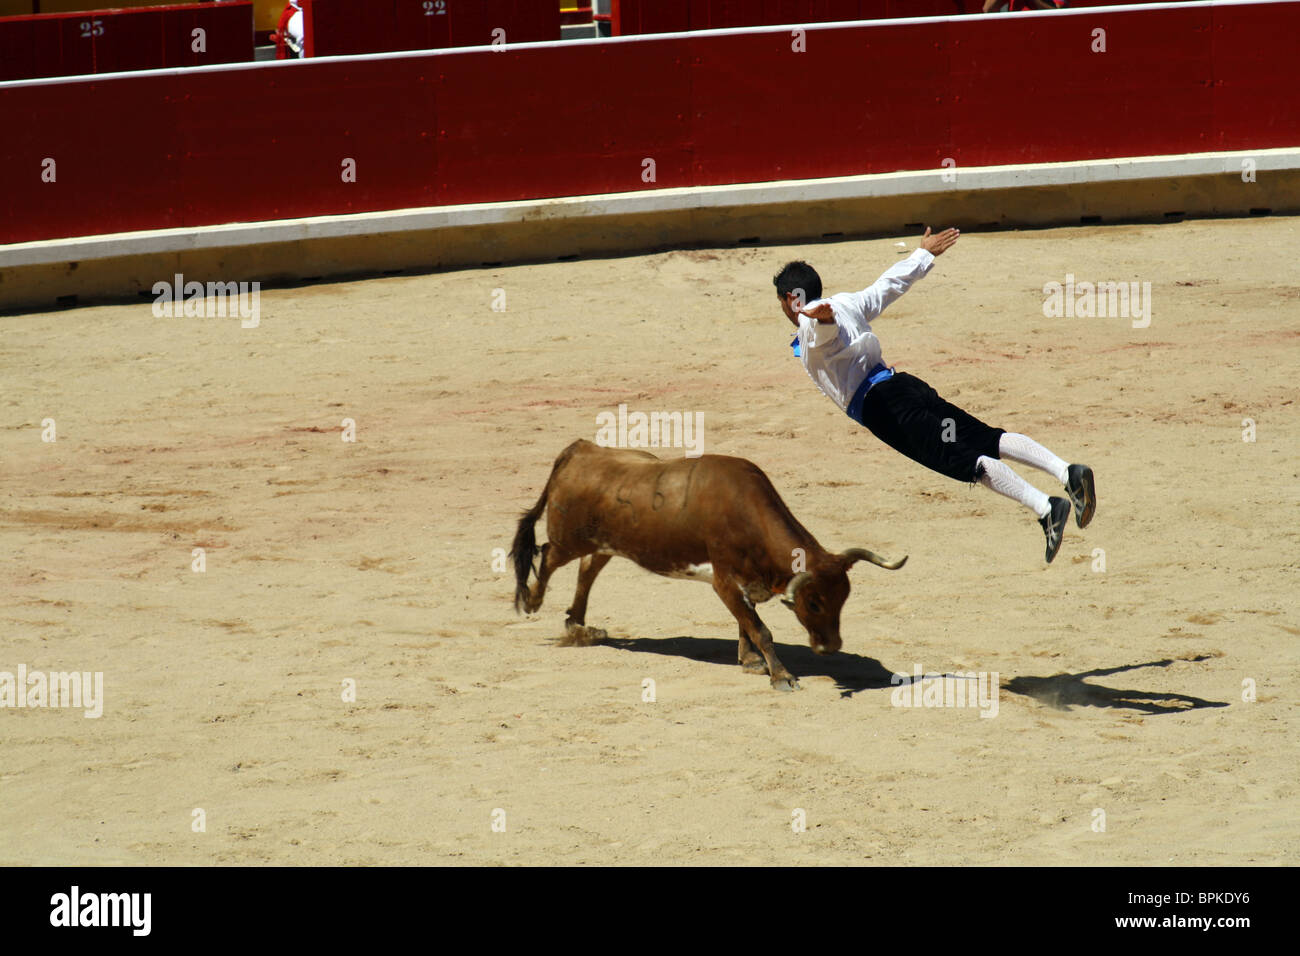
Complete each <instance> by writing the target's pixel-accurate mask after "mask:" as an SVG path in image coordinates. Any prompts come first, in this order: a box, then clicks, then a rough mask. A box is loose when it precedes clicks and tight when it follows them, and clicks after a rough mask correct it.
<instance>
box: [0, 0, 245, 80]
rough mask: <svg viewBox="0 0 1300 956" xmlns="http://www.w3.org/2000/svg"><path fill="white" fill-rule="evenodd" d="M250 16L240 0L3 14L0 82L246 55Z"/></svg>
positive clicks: (220, 60) (224, 60)
mask: <svg viewBox="0 0 1300 956" xmlns="http://www.w3.org/2000/svg"><path fill="white" fill-rule="evenodd" d="M252 16H253V14H252V4H251V3H250V2H249V0H243V2H240V3H202V4H185V5H174V6H168V7H153V8H148V9H140V10H102V11H89V12H85V13H62V14H41V15H37V16H27V17H9V18H5V19H0V82H3V81H8V80H24V79H36V78H40V77H50V76H76V75H82V74H89V73H115V72H118V71H126V70H151V69H159V68H162V67H169V66H199V65H202V64H209V63H239V62H244V61H251V60H252V59H253V19H252ZM196 30H202V31H203V33H202V34H196V33H195V32H194V31H196ZM196 46H201V49H196Z"/></svg>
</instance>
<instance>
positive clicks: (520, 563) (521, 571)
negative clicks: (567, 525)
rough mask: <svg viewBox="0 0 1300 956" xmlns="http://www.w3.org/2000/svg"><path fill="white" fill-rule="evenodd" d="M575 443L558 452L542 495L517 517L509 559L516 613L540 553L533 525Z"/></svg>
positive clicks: (521, 605)
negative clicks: (513, 572) (513, 570)
mask: <svg viewBox="0 0 1300 956" xmlns="http://www.w3.org/2000/svg"><path fill="white" fill-rule="evenodd" d="M576 445H577V442H574V444H572V445H570V446H569V447H568V448H566V449H564V451H562V452H560V457H559V458H556V459H555V464H554V465H553V466H551V474H550V477H549V478H547V479H546V487H545V488H543V489H542V495H541V497H540V498H538V499H537V504H535V505H533V506H532V507H531V508H529V509H528V510H527V511H525V512H524V513H523V515H521V516H520V518H519V527H518V528H517V529H516V531H515V540H514V543H513V544H512V545H511V546H510V560H511V561H513V562H514V565H515V612H516V613H518V612H520V611H522V610H523V609H524V605H525V603H526V602H527V600H528V575H529V574H530V573H531V571H532V570H533V558H535V557H537V555H538V554H540V553H541V548H539V547H537V535H536V529H535V528H534V527H533V526H534V525H535V524H537V519H538V518H540V517H541V516H542V512H543V511H545V510H546V499H547V496H548V495H549V494H550V493H551V484H552V483H553V482H554V481H555V475H556V473H557V472H559V470H560V468H561V467H562V466H563V465H564V464H565V462H567V461H568V460H569V458H571V457H572V456H573V451H574V448H575V447H576Z"/></svg>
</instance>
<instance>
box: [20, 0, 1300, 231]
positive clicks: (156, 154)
mask: <svg viewBox="0 0 1300 956" xmlns="http://www.w3.org/2000/svg"><path fill="white" fill-rule="evenodd" d="M1097 27H1101V28H1103V29H1105V30H1106V32H1107V38H1108V52H1106V53H1104V54H1100V53H1092V52H1091V45H1092V31H1093V30H1094V29H1095V28H1097ZM1298 34H1300V3H1258V4H1249V5H1243V6H1232V7H1210V6H1204V5H1199V4H1193V5H1188V6H1185V7H1179V8H1176V9H1170V10H1136V11H1132V10H1130V11H1119V12H1116V11H1114V10H1110V9H1107V10H1099V11H1097V12H1096V13H1087V14H1076V15H1072V16H1063V17H1057V16H1043V17H1013V16H1006V17H976V18H961V19H958V20H952V21H940V22H932V23H915V24H891V23H889V22H887V21H886V22H882V23H878V24H872V25H866V26H854V27H844V28H822V29H812V30H810V31H809V33H808V50H809V52H807V53H793V52H791V49H790V36H789V34H788V33H786V32H784V31H780V30H777V31H772V32H766V33H749V34H737V35H731V36H708V35H699V36H689V37H679V38H664V39H655V38H647V39H644V40H631V41H622V42H611V43H601V44H557V45H555V46H547V47H534V48H531V49H508V48H507V49H506V50H505V51H504V52H492V51H483V50H479V51H466V52H448V53H431V54H424V55H410V56H395V57H379V58H375V57H367V58H358V59H355V60H349V61H331V60H318V61H310V60H308V61H303V62H296V63H294V62H291V63H282V64H267V65H260V66H257V67H244V68H235V69H218V70H210V71H208V70H205V71H197V72H182V73H178V74H161V75H159V74H141V75H139V76H127V77H117V78H112V79H108V80H93V79H92V80H80V81H69V82H61V83H31V84H15V85H0V116H4V117H23V118H27V119H26V121H20V122H10V123H8V124H6V131H7V133H8V136H7V138H6V139H5V140H4V141H3V142H2V143H0V182H3V183H5V186H6V188H5V190H4V191H3V193H0V242H18V241H23V240H31V239H43V238H53V237H60V236H78V235H89V234H95V233H105V232H116V231H125V230H136V229H152V228H162V227H184V226H198V225H206V224H213V223H223V222H237V221H249V220H263V219H281V218H290V217H298V216H317V215H326V214H341V213H353V212H362V211H372V210H382V209H399V208H404V207H411V206H427V205H441V204H454V203H469V202H484V201H498V200H516V199H529V198H540V197H548V196H571V195H589V194H594V193H603V192H628V191H633V190H651V189H656V188H666V187H679V186H697V185H713V184H722V183H738V182H761V181H767V180H775V179H803V178H814V177H823V176H845V175H855V174H864V173H881V172H889V171H894V170H901V169H938V168H939V167H940V165H941V163H942V161H943V160H944V159H945V158H952V159H953V160H955V162H956V164H957V166H958V167H965V166H981V165H991V164H1000V163H1043V162H1053V161H1065V160H1082V159H1090V158H1099V157H1107V156H1141V155H1160V154H1169V153H1184V152H1200V151H1207V150H1238V149H1258V148H1268V147H1284V146H1297V145H1300V89H1298V87H1297V84H1295V83H1293V82H1291V81H1290V80H1289V77H1288V74H1287V71H1288V70H1289V69H1290V64H1291V57H1292V55H1293V52H1294V37H1295V36H1296V35H1298ZM1043 77H1050V78H1051V82H1043V80H1042V78H1043ZM572 90H592V91H599V95H594V96H591V97H587V96H571V95H568V91H572ZM146 131H157V134H156V135H146ZM47 158H48V159H52V160H54V161H55V163H56V173H57V178H56V181H55V182H44V181H43V180H42V170H43V168H48V167H47V166H43V162H44V160H45V159H47ZM345 159H353V160H355V162H356V171H357V177H356V182H355V183H348V182H344V181H343V178H342V176H341V171H342V164H343V162H344V160H345ZM645 159H653V160H654V180H653V181H646V180H644V179H643V178H642V176H643V171H644V170H645V169H646V167H645V165H644V160H645ZM268 167H269V168H276V169H280V170H283V176H282V177H280V178H278V179H274V180H272V179H270V178H268V177H267V176H265V173H264V171H265V170H266V169H267V168H268ZM47 175H48V174H47Z"/></svg>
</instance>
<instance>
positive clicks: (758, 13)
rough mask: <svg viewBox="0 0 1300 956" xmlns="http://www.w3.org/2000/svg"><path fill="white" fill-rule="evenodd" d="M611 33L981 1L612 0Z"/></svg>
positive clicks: (875, 15)
mask: <svg viewBox="0 0 1300 956" xmlns="http://www.w3.org/2000/svg"><path fill="white" fill-rule="evenodd" d="M612 2H613V6H612V7H611V17H610V23H611V29H612V31H613V33H614V36H631V35H634V34H641V33H676V32H680V31H685V30H707V29H718V28H723V27H758V26H775V25H776V24H781V23H832V22H835V21H838V20H892V19H897V18H899V17H948V16H958V15H961V14H979V13H982V12H983V10H984V0H612ZM1158 2H1162V0H1071V2H1070V6H1071V7H1102V6H1117V5H1119V4H1130V3H1158Z"/></svg>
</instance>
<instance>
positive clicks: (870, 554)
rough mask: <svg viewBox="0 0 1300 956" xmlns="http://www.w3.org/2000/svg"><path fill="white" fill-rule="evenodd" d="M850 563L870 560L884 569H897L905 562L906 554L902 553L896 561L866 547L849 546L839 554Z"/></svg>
mask: <svg viewBox="0 0 1300 956" xmlns="http://www.w3.org/2000/svg"><path fill="white" fill-rule="evenodd" d="M840 557H841V558H843V559H844V560H845V561H847V562H848V563H849V564H850V565H851V564H853V562H854V561H870V562H871V563H872V564H874V565H876V566H877V567H881V568H884V569H885V570H886V571H897V570H898V569H899V568H901V567H902V566H903V565H905V564H907V555H903V556H902V557H901V558H899V559H898V560H897V561H886V560H885V559H884V558H882V557H881V556H880V555H878V554H876V552H874V551H868V550H867V549H866V548H849V550H847V551H845V552H844V553H843V554H841V555H840Z"/></svg>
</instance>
